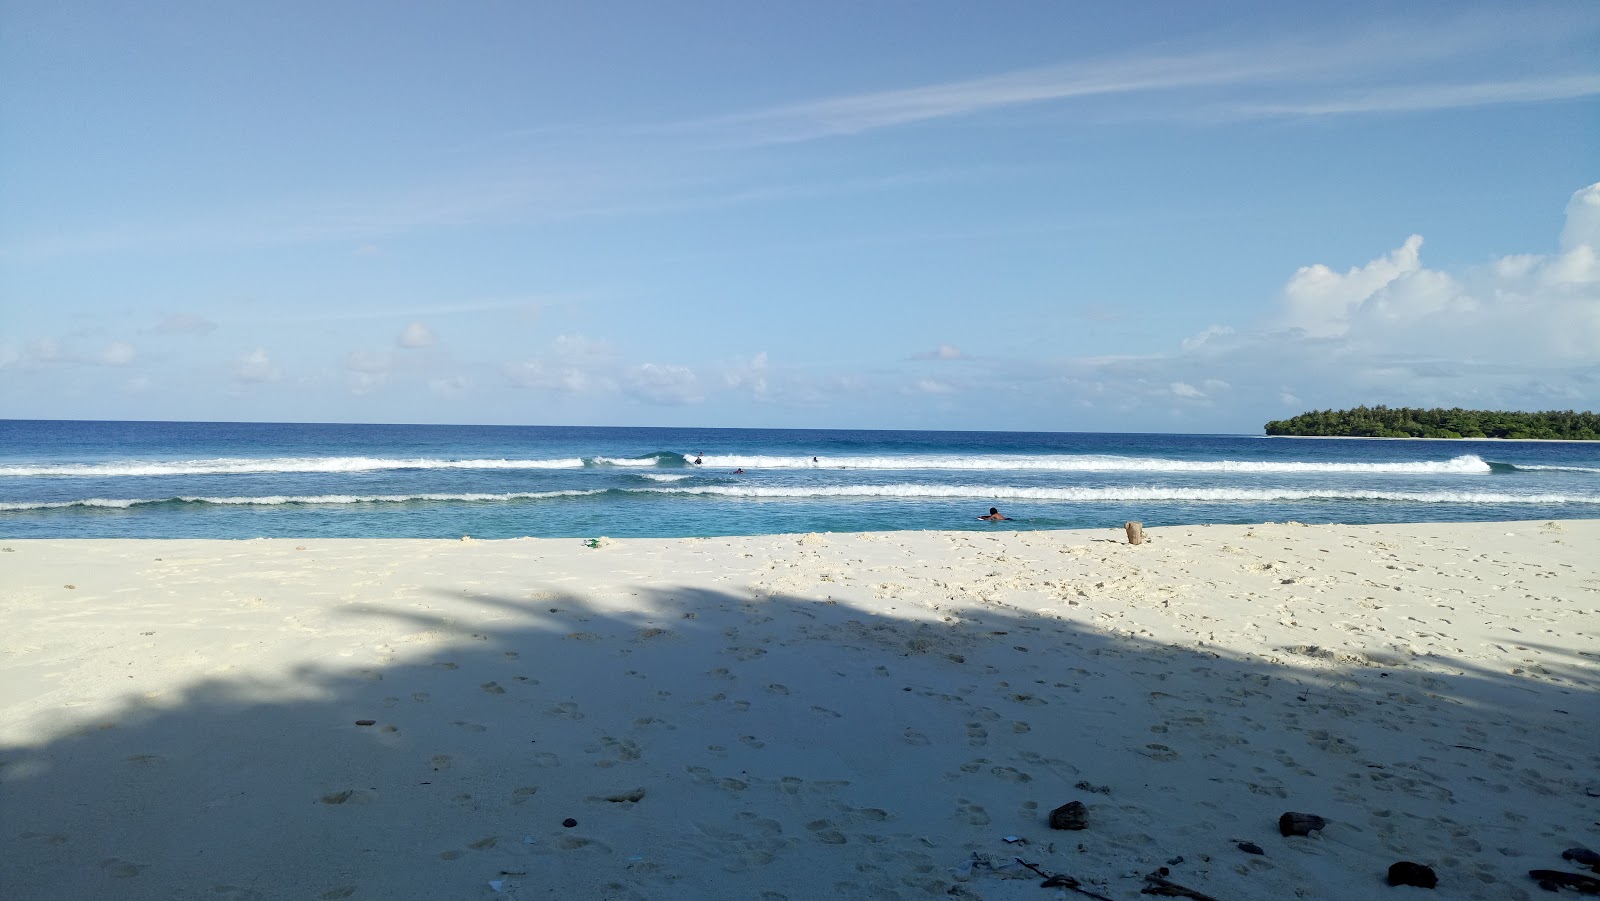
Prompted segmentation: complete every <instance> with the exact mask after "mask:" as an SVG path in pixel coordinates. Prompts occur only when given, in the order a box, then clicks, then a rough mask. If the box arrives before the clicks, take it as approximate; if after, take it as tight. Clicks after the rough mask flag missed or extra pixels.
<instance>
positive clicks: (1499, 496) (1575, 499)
mask: <svg viewBox="0 0 1600 901" xmlns="http://www.w3.org/2000/svg"><path fill="white" fill-rule="evenodd" d="M605 494H609V495H613V496H624V495H630V494H651V495H680V496H706V497H725V498H755V499H761V498H794V499H806V498H874V497H886V498H887V497H892V498H907V499H916V498H929V499H936V498H965V499H990V498H1006V499H1011V500H1041V501H1061V502H1066V503H1117V502H1123V501H1145V502H1162V501H1167V502H1176V503H1230V502H1245V503H1251V502H1254V503H1261V502H1272V501H1350V500H1359V501H1378V502H1383V501H1393V502H1397V503H1411V504H1461V505H1473V504H1514V505H1551V504H1600V495H1587V494H1508V493H1503V492H1482V491H1363V490H1353V489H1337V488H1330V489H1316V488H1309V489H1302V488H1155V487H1128V488H1008V487H997V486H985V485H831V486H813V487H795V488H783V487H749V486H731V485H700V486H685V487H676V486H662V487H659V488H656V487H641V488H610V489H605V488H600V489H592V490H569V491H529V492H510V493H504V494H488V493H482V494H432V493H429V494H375V495H354V494H323V495H271V496H266V497H171V498H157V499H110V498H86V499H83V500H73V501H47V502H13V503H0V511H21V510H48V509H64V508H72V507H82V508H112V509H127V508H129V507H136V506H145V505H154V504H174V505H177V504H220V505H233V506H243V505H248V506H282V505H286V504H299V505H334V504H400V503H415V502H441V503H504V502H508V501H539V500H549V499H552V498H570V497H593V496H597V495H605Z"/></svg>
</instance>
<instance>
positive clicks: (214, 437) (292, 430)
mask: <svg viewBox="0 0 1600 901" xmlns="http://www.w3.org/2000/svg"><path fill="white" fill-rule="evenodd" d="M697 459H698V460H699V461H700V462H699V463H696V462H695V461H696V460H697ZM739 470H743V472H740V471H739ZM990 507H998V508H999V509H1000V510H1001V512H1002V513H1004V514H1005V515H1006V516H1007V517H1009V520H1008V521H1006V522H1005V523H1002V524H999V525H991V524H989V523H985V522H980V521H978V519H977V516H978V515H979V514H982V513H986V512H987V511H988V509H989V508H990ZM1596 517H1600V442H1509V441H1405V440H1367V439H1313V438H1267V437H1263V436H1255V435H1165V434H1096V433H1076V432H1038V433H1029V432H916V431H848V430H794V429H783V430H775V429H669V428H589V427H583V428H579V427H570V428H569V427H559V426H458V425H338V424H292V423H198V422H76V421H23V420H0V537H5V538H256V537H303V538H314V537H339V538H358V537H392V538H459V537H461V536H464V535H471V536H473V537H476V538H512V537H518V536H536V537H549V538H554V537H571V538H594V537H599V536H602V535H605V536H610V537H618V538H626V537H694V536H716V535H764V534H782V533H796V532H858V531H884V530H901V529H911V530H920V529H985V530H994V529H1027V530H1032V529H1081V528H1112V527H1120V526H1121V524H1122V523H1123V522H1124V521H1126V520H1139V521H1141V522H1143V523H1144V524H1145V526H1146V527H1160V526H1168V525H1177V524H1189V523H1252V522H1265V521H1278V522H1283V521H1288V520H1295V521H1299V522H1306V523H1380V522H1441V521H1469V520H1522V519H1554V518H1567V519H1572V518H1596Z"/></svg>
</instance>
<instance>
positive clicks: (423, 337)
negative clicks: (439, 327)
mask: <svg viewBox="0 0 1600 901" xmlns="http://www.w3.org/2000/svg"><path fill="white" fill-rule="evenodd" d="M395 343H396V344H399V345H400V346H401V347H409V348H416V347H432V346H433V345H435V344H437V343H439V339H438V338H437V337H435V336H434V334H433V330H432V329H430V328H428V327H427V326H425V325H423V324H422V323H420V322H413V323H411V324H410V325H407V326H406V327H405V330H404V331H402V332H401V333H400V337H399V338H396V339H395Z"/></svg>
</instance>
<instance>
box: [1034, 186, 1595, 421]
mask: <svg viewBox="0 0 1600 901" xmlns="http://www.w3.org/2000/svg"><path fill="white" fill-rule="evenodd" d="M1423 246H1424V245H1423V240H1422V238H1421V236H1417V235H1412V236H1410V237H1408V238H1406V239H1405V240H1403V241H1401V242H1400V244H1399V246H1398V247H1395V248H1393V249H1392V250H1388V251H1386V252H1383V253H1381V254H1379V255H1377V256H1375V257H1373V258H1371V259H1369V260H1367V261H1365V262H1362V263H1358V264H1356V265H1353V266H1347V267H1346V268H1342V269H1341V268H1335V267H1334V266H1332V265H1328V264H1326V263H1317V264H1313V265H1308V266H1305V267H1302V268H1300V269H1299V270H1296V271H1294V272H1293V273H1291V274H1289V276H1288V278H1287V280H1286V281H1285V283H1284V287H1283V290H1282V292H1281V294H1280V295H1279V296H1278V297H1277V298H1275V299H1274V300H1273V302H1272V304H1271V306H1270V307H1268V308H1267V309H1266V310H1264V312H1263V314H1262V315H1261V316H1260V317H1259V318H1258V319H1257V321H1256V322H1254V323H1241V324H1236V325H1235V324H1221V323H1219V324H1215V325H1212V326H1210V327H1208V328H1206V329H1205V330H1203V331H1202V332H1200V333H1199V334H1196V335H1192V336H1190V337H1188V338H1186V339H1183V340H1182V341H1180V342H1179V344H1178V346H1176V347H1174V348H1172V349H1171V350H1170V352H1167V353H1161V354H1153V355H1145V356H1134V357H1130V356H1118V357H1110V356H1108V357H1096V358H1087V357H1082V358H1076V359H1072V360H1065V361H1059V362H1058V363H1054V364H1044V365H1040V366H1038V367H1037V368H1036V369H1035V370H1032V371H1029V370H1027V369H1025V368H1024V367H1023V366H1022V365H1021V364H1019V365H1017V366H1016V367H1015V370H1014V372H1013V374H1012V376H1013V378H1014V379H1015V380H1016V381H1017V382H1018V383H1020V384H1024V385H1026V384H1030V383H1031V384H1048V386H1049V388H1050V390H1051V391H1052V392H1053V393H1056V394H1060V395H1063V396H1074V397H1077V398H1079V399H1080V400H1081V399H1082V398H1084V397H1088V396H1100V395H1102V394H1103V395H1104V396H1106V397H1107V398H1117V399H1118V403H1119V404H1120V405H1121V407H1122V408H1123V409H1124V410H1128V411H1132V410H1139V409H1144V410H1149V411H1155V410H1160V409H1162V408H1165V409H1166V410H1169V411H1172V412H1174V413H1178V414H1183V413H1184V412H1185V411H1190V412H1193V411H1197V410H1199V409H1202V408H1204V409H1206V410H1208V411H1209V412H1208V413H1207V416H1208V417H1218V416H1227V417H1229V421H1231V422H1235V423H1239V424H1241V425H1243V424H1245V423H1249V422H1251V421H1252V420H1254V421H1258V422H1259V421H1265V420H1266V419H1269V418H1277V417H1280V416H1283V415H1286V413H1292V412H1299V411H1300V410H1303V409H1306V408H1307V407H1341V406H1350V405H1354V404H1358V403H1369V404H1373V403H1385V404H1390V405H1394V406H1398V405H1413V406H1446V407H1448V406H1456V405H1460V406H1469V407H1478V408H1495V409H1530V408H1541V409H1549V408H1551V407H1562V408H1565V407H1575V408H1576V407H1586V408H1592V407H1593V406H1594V405H1595V404H1596V403H1597V402H1600V391H1597V388H1600V267H1597V265H1596V260H1597V253H1596V250H1597V248H1600V185H1591V186H1588V187H1586V188H1583V189H1581V190H1579V191H1577V192H1576V193H1575V194H1573V195H1572V198H1571V200H1570V202H1569V203H1568V204H1567V208H1566V223H1565V227H1564V228H1562V229H1561V231H1560V241H1559V246H1558V248H1557V249H1555V250H1554V251H1552V252H1547V253H1522V254H1513V255H1507V256H1503V257H1499V258H1497V259H1492V260H1487V261H1485V262H1484V263H1483V264H1481V265H1477V266H1466V267H1454V268H1452V269H1450V270H1449V271H1445V270H1443V269H1436V268H1431V267H1429V266H1428V265H1427V264H1426V261H1425V258H1424V256H1423ZM1194 421H1195V422H1196V423H1197V424H1201V423H1203V422H1204V421H1205V420H1199V419H1196V420H1194Z"/></svg>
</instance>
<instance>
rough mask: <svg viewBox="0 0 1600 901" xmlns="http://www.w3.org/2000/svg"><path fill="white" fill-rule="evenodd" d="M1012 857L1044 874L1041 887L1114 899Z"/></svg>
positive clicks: (1100, 900)
mask: <svg viewBox="0 0 1600 901" xmlns="http://www.w3.org/2000/svg"><path fill="white" fill-rule="evenodd" d="M1011 859H1012V860H1014V861H1016V862H1017V863H1020V864H1022V865H1023V866H1025V867H1027V868H1028V869H1030V870H1032V871H1034V872H1035V873H1038V874H1039V875H1040V876H1043V877H1044V882H1043V883H1041V884H1040V885H1039V887H1040V888H1069V889H1072V890H1073V891H1075V892H1077V893H1078V894H1080V895H1087V896H1088V897H1090V898H1094V899H1096V901H1113V899H1111V898H1107V897H1106V896H1105V895H1102V894H1100V893H1099V892H1094V891H1090V890H1089V889H1086V888H1084V887H1083V885H1082V884H1081V883H1079V882H1078V880H1076V879H1073V878H1072V877H1071V876H1066V875H1059V876H1052V875H1050V874H1049V873H1046V872H1045V871H1044V870H1041V869H1039V867H1038V866H1037V865H1035V864H1031V863H1028V862H1027V861H1026V860H1023V859H1022V858H1020V857H1013V858H1011ZM1211 901H1216V899H1215V898H1213V899H1211Z"/></svg>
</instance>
